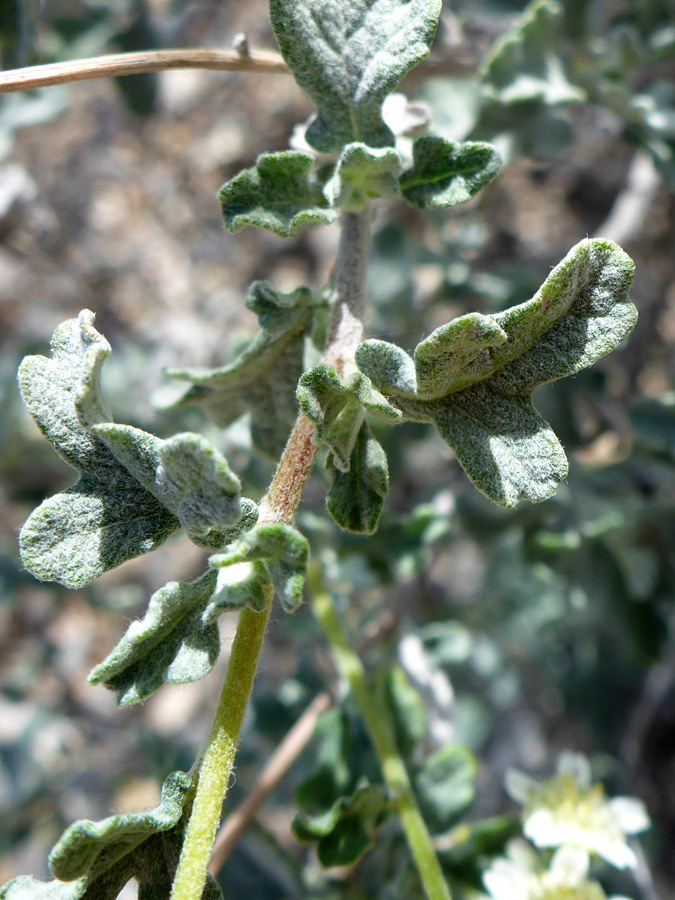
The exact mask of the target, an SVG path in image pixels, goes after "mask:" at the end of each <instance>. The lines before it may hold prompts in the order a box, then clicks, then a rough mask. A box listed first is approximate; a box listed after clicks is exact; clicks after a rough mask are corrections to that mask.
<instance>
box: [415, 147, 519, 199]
mask: <svg viewBox="0 0 675 900" xmlns="http://www.w3.org/2000/svg"><path fill="white" fill-rule="evenodd" d="M500 169H501V160H500V159H499V154H498V153H497V151H496V150H495V148H494V147H493V146H492V144H487V143H484V142H482V141H465V142H464V143H455V142H454V141H447V140H445V138H441V137H421V138H418V139H417V140H416V141H415V143H414V144H413V166H412V169H408V170H407V171H406V172H404V173H403V175H401V177H400V179H399V185H400V188H401V193H402V194H403V196H404V197H405V199H406V200H407V201H408V202H409V203H411V204H412V205H413V206H417V207H419V208H420V209H437V208H440V207H446V206H455V204H457V203H465V202H466V201H467V200H470V199H471V198H472V197H473V195H474V194H476V193H478V191H479V190H480V189H481V188H482V187H484V186H485V185H486V184H487V183H488V182H489V181H492V179H493V178H495V176H497V175H498V174H499V170H500Z"/></svg>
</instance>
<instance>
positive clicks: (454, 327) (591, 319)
mask: <svg viewBox="0 0 675 900" xmlns="http://www.w3.org/2000/svg"><path fill="white" fill-rule="evenodd" d="M633 271H634V265H633V262H632V260H631V259H630V257H629V256H627V255H626V254H625V253H624V252H623V250H621V248H620V247H618V246H617V245H616V244H614V243H612V242H611V241H607V240H602V239H594V240H586V241H582V242H581V243H580V244H578V245H577V246H576V247H574V248H572V250H571V251H570V252H569V253H568V255H567V256H566V257H565V259H564V260H563V261H562V262H561V263H559V264H558V265H557V266H556V267H555V269H554V270H553V271H552V272H551V274H550V275H549V277H548V278H547V279H546V281H545V282H544V284H543V285H542V287H541V288H540V289H539V291H538V292H537V294H536V295H535V296H534V297H533V298H532V300H530V301H528V302H527V303H523V304H521V305H519V306H515V307H513V308H511V309H509V310H506V311H505V312H502V313H497V314H495V315H493V316H482V315H479V314H477V313H473V314H469V315H468V316H462V317H461V318H460V319H457V320H455V321H454V322H450V323H449V324H448V325H444V326H442V327H441V328H439V329H437V330H436V331H435V332H433V334H431V335H430V336H429V337H428V338H427V339H426V340H425V341H422V343H421V344H420V345H419V346H418V348H417V350H416V351H415V359H414V361H413V360H411V359H410V357H409V356H407V354H405V353H404V352H403V351H402V350H401V349H400V348H399V347H396V346H394V345H392V344H388V343H386V342H384V341H366V342H365V343H364V344H361V346H360V347H359V348H358V350H357V354H356V360H357V363H358V365H359V367H360V368H361V370H362V371H363V372H364V373H365V374H366V375H368V376H369V377H370V378H371V379H372V381H373V383H374V384H375V385H376V386H377V387H378V388H379V389H380V390H381V391H382V392H383V393H384V394H385V395H388V396H389V397H390V399H391V400H392V402H393V403H394V404H395V405H397V406H398V407H399V408H400V409H401V411H402V412H403V415H404V416H405V417H406V418H408V419H411V420H413V421H419V422H433V423H434V424H435V425H436V427H437V428H438V430H439V432H440V434H441V436H442V437H443V438H444V439H445V440H446V441H447V443H448V444H449V445H450V447H451V448H452V449H453V450H454V451H455V454H456V456H457V458H458V460H459V462H460V463H461V464H462V466H463V467H464V469H465V471H466V472H467V474H468V475H469V477H470V478H471V479H472V481H473V482H474V484H475V485H476V486H477V487H478V488H479V490H481V491H483V493H485V494H486V495H487V496H488V497H489V498H490V499H491V500H493V501H495V502H496V503H499V504H500V505H502V506H506V507H510V506H514V505H515V504H516V503H517V502H518V500H519V499H521V498H527V499H529V500H533V501H540V500H545V499H547V498H548V497H550V496H551V495H552V494H553V493H554V492H555V491H556V489H557V487H558V485H559V483H560V481H561V480H562V478H564V477H565V474H566V472H567V461H566V459H565V454H564V451H563V449H562V447H561V446H560V444H559V442H558V440H557V438H556V436H555V434H554V433H553V431H552V430H551V428H550V427H549V426H548V425H547V423H546V422H545V421H544V419H542V418H541V416H540V415H539V414H538V413H537V412H536V410H535V409H534V407H533V406H532V401H531V394H532V392H533V391H534V390H535V388H537V387H539V386H540V385H542V384H546V383H547V382H549V381H554V380H555V379H557V378H562V377H564V376H566V375H572V374H574V373H575V372H578V371H580V370H581V369H584V368H586V367H587V366H589V365H591V364H592V363H594V362H595V361H596V360H598V359H600V357H602V356H604V355H605V354H607V353H609V352H610V351H611V350H613V349H614V348H615V347H617V346H618V344H619V343H620V342H621V341H622V340H623V339H624V337H625V336H626V335H627V334H628V333H629V332H630V330H631V329H632V328H633V326H634V324H635V321H636V318H637V312H636V310H635V307H634V306H633V305H632V303H631V302H630V300H629V298H628V291H629V289H630V285H631V282H632V278H633Z"/></svg>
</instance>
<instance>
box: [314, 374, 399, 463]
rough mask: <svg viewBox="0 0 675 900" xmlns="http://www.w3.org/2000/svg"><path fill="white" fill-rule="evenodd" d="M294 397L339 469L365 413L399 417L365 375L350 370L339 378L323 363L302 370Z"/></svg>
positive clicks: (389, 420)
mask: <svg viewBox="0 0 675 900" xmlns="http://www.w3.org/2000/svg"><path fill="white" fill-rule="evenodd" d="M297 398H298V403H299V404H300V408H301V409H302V411H303V412H304V414H305V415H306V416H307V418H308V419H310V420H311V421H312V422H314V424H315V425H316V432H315V434H316V439H317V440H318V441H320V442H322V443H326V444H327V445H328V447H329V448H330V450H331V452H332V454H333V456H334V462H335V465H336V467H337V468H338V469H339V470H340V471H341V472H347V471H349V465H350V458H351V455H352V452H353V450H354V447H355V445H356V439H357V435H358V433H359V430H360V428H361V424H362V422H363V420H364V417H365V415H366V413H368V414H369V415H371V416H372V417H373V418H374V419H377V421H379V422H385V423H387V424H389V425H394V424H396V423H397V422H400V421H401V412H400V410H398V409H396V407H394V406H392V404H391V403H390V402H389V401H388V400H387V398H386V397H384V396H383V395H382V394H381V393H380V392H379V391H376V390H375V389H374V388H373V385H372V383H371V381H370V379H368V378H366V377H365V375H362V374H361V373H360V372H354V373H352V374H351V375H350V376H348V377H347V378H345V379H344V380H340V378H339V377H338V375H337V373H336V372H335V369H333V368H332V367H331V366H328V365H326V364H324V363H322V364H320V365H318V366H314V368H313V369H309V371H307V372H305V373H304V374H303V376H302V378H301V379H300V382H299V384H298V389H297Z"/></svg>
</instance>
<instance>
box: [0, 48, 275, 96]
mask: <svg viewBox="0 0 675 900" xmlns="http://www.w3.org/2000/svg"><path fill="white" fill-rule="evenodd" d="M163 69H217V70H219V71H225V72H265V73H268V74H274V75H289V74H290V72H289V70H288V68H287V67H286V64H285V63H284V61H283V59H282V58H281V56H280V55H279V54H278V53H273V52H271V51H270V50H256V51H250V52H248V51H246V52H239V51H238V50H203V49H194V50H191V49H185V50H142V51H139V52H137V53H114V54H111V55H109V56H96V57H94V58H93V59H76V60H72V61H68V62H59V63H47V64H45V65H42V66H26V67H25V68H23V69H9V70H8V71H6V72H0V94H7V93H10V92H12V91H30V90H34V89H35V88H41V87H51V86H52V85H55V84H67V83H68V82H71V81H90V80H92V79H94V78H117V77H119V76H120V75H140V74H142V73H145V72H161V71H162V70H163Z"/></svg>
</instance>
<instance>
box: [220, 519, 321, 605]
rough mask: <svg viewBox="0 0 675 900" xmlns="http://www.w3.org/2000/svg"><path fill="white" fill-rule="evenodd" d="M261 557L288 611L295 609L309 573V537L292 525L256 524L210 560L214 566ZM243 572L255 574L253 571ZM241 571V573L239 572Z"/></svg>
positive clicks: (247, 576)
mask: <svg viewBox="0 0 675 900" xmlns="http://www.w3.org/2000/svg"><path fill="white" fill-rule="evenodd" d="M257 560H260V562H262V563H263V565H264V567H265V570H266V572H267V574H268V576H269V579H270V581H271V582H272V585H273V587H274V593H275V595H276V596H277V597H278V598H279V601H280V602H281V605H282V606H283V607H284V609H285V610H286V612H294V611H295V610H296V609H297V608H298V606H299V605H300V603H301V602H302V589H303V586H304V583H305V577H306V575H307V565H308V561H309V545H308V543H307V539H306V538H305V537H303V536H302V535H301V534H300V532H299V531H297V530H296V529H295V528H292V527H291V526H290V525H283V524H282V523H280V522H279V523H274V524H270V525H256V526H255V528H253V529H252V530H251V531H249V532H248V533H247V534H245V535H244V536H243V537H242V538H240V539H239V540H238V541H237V542H236V543H234V544H232V545H231V546H230V547H228V548H227V549H226V550H225V552H224V553H219V554H217V555H215V556H212V557H211V558H210V559H209V564H210V565H211V566H212V567H213V568H221V567H223V566H232V565H235V564H237V563H248V562H255V561H257ZM239 573H240V574H242V575H243V577H245V578H249V577H253V574H254V573H251V572H250V571H247V572H245V573H244V572H243V571H242V570H239ZM239 573H238V574H239Z"/></svg>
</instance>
